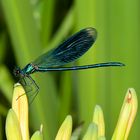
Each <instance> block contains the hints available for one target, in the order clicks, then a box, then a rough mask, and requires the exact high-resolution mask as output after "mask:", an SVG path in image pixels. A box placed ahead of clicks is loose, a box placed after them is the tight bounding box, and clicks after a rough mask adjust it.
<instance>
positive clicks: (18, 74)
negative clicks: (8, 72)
mask: <svg viewBox="0 0 140 140" xmlns="http://www.w3.org/2000/svg"><path fill="white" fill-rule="evenodd" d="M13 73H14V75H15V76H16V77H23V74H22V71H21V69H20V68H19V67H15V69H14V71H13Z"/></svg>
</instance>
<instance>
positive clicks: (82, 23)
mask: <svg viewBox="0 0 140 140" xmlns="http://www.w3.org/2000/svg"><path fill="white" fill-rule="evenodd" d="M139 5H140V1H139V0H133V1H132V0H123V1H122V0H117V1H113V0H67V1H66V0H58V1H57V0H12V1H11V0H1V1H0V140H4V139H6V138H5V130H4V129H5V126H4V125H5V118H6V114H7V111H8V109H9V108H10V103H11V99H12V90H13V84H14V83H15V82H17V80H16V79H15V77H14V76H13V69H14V67H15V66H20V67H21V68H22V67H24V66H25V65H26V64H27V63H29V62H31V61H32V60H34V59H35V58H36V57H37V56H39V55H40V54H41V53H43V52H46V51H47V50H49V49H50V48H53V47H56V46H57V45H58V44H60V43H61V42H62V41H63V40H64V39H66V38H67V37H68V36H70V35H71V34H73V33H75V32H77V31H79V30H80V29H82V28H85V27H89V26H91V27H94V28H96V29H97V31H98V38H97V41H96V43H95V45H94V47H92V48H91V49H90V50H89V51H88V52H87V53H86V54H85V55H84V56H83V57H82V58H80V59H79V60H78V61H76V64H77V65H83V64H92V63H98V62H107V61H120V62H123V63H125V64H126V66H125V67H114V68H100V69H92V70H91V69H90V70H84V71H74V72H57V73H56V72H53V73H49V72H48V73H43V74H42V73H36V74H34V75H33V78H34V79H35V81H36V82H37V84H38V85H39V87H40V92H39V94H38V95H37V97H36V99H35V100H34V102H33V103H32V104H31V106H30V110H29V113H30V130H31V133H32V132H33V131H34V130H36V129H38V128H39V126H40V124H41V123H42V124H43V125H44V137H45V140H53V139H54V137H55V135H56V131H57V130H58V127H59V126H60V124H61V123H62V121H63V120H64V118H65V117H66V115H67V114H71V115H72V116H73V121H74V124H75V126H76V125H77V124H79V123H80V122H81V121H84V122H85V125H84V127H85V128H86V126H87V124H88V123H89V122H90V121H91V120H92V113H93V108H94V107H95V105H96V104H99V105H101V107H102V108H103V111H104V115H105V122H106V137H107V139H110V138H111V136H112V132H113V130H114V128H115V125H116V123H117V117H118V115H119V111H120V108H121V105H122V101H123V98H124V96H125V92H126V90H127V88H128V87H134V88H135V89H136V91H137V93H139V91H140V87H139V83H140V80H139V79H140V76H139V72H140V65H139V61H140V55H139V52H140V43H139V36H140V26H139V24H140V10H139ZM138 98H140V97H139V95H138ZM138 116H140V112H138V114H137V117H136V121H135V122H134V125H133V127H132V130H131V133H130V137H129V139H131V140H132V139H133V140H136V139H139V129H140V119H138Z"/></svg>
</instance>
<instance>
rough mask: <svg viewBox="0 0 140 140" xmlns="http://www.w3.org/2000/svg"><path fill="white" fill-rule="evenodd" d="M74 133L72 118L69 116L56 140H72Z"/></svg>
mask: <svg viewBox="0 0 140 140" xmlns="http://www.w3.org/2000/svg"><path fill="white" fill-rule="evenodd" d="M71 132H72V117H71V116H70V115H68V116H67V117H66V119H65V120H64V122H63V123H62V125H61V127H60V128H59V130H58V133H57V136H56V138H55V140H70V138H71Z"/></svg>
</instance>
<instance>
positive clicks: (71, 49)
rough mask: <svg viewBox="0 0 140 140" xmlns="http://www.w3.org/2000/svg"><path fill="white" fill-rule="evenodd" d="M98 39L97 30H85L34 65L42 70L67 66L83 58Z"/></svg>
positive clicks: (38, 59) (43, 56)
mask: <svg viewBox="0 0 140 140" xmlns="http://www.w3.org/2000/svg"><path fill="white" fill-rule="evenodd" d="M96 37H97V31H96V29H94V28H86V29H83V30H81V31H79V32H77V33H76V34H74V35H73V36H71V37H70V38H68V39H67V40H66V41H64V42H63V43H62V44H60V45H59V46H58V47H57V48H54V49H52V50H50V51H49V52H47V53H45V54H43V55H41V56H40V57H38V58H37V59H36V60H35V61H34V62H33V64H34V65H36V66H38V67H42V68H47V67H57V66H62V65H65V64H67V63H69V62H72V61H74V60H76V59H77V58H79V57H80V56H82V55H83V54H84V53H85V52H86V51H87V50H88V49H89V48H90V47H91V46H92V44H93V43H94V42H95V40H96Z"/></svg>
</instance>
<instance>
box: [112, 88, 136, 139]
mask: <svg viewBox="0 0 140 140" xmlns="http://www.w3.org/2000/svg"><path fill="white" fill-rule="evenodd" d="M137 107H138V101H137V96H136V92H135V90H134V89H133V88H129V89H128V91H127V93H126V96H125V99H124V103H123V106H122V109H121V112H120V116H119V120H118V123H117V126H116V128H115V131H114V134H113V137H112V140H127V138H128V134H129V131H130V129H131V126H132V123H133V121H134V118H135V116H136V112H137Z"/></svg>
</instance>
